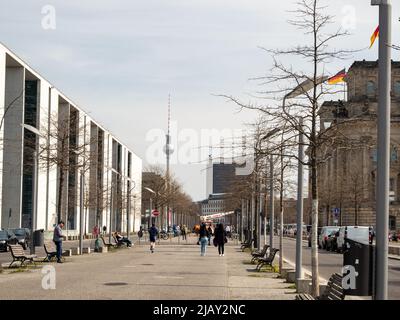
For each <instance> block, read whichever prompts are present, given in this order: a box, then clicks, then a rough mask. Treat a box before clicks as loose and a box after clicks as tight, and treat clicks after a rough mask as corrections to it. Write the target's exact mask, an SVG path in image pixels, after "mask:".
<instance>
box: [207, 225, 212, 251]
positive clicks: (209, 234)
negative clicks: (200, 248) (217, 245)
mask: <svg viewBox="0 0 400 320" xmlns="http://www.w3.org/2000/svg"><path fill="white" fill-rule="evenodd" d="M207 231H208V245H209V246H210V245H211V236H212V235H213V230H212V228H211V224H209V225H208V228H207Z"/></svg>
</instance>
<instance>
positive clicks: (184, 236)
mask: <svg viewBox="0 0 400 320" xmlns="http://www.w3.org/2000/svg"><path fill="white" fill-rule="evenodd" d="M181 232H182V240H186V225H183V226H182V231H181Z"/></svg>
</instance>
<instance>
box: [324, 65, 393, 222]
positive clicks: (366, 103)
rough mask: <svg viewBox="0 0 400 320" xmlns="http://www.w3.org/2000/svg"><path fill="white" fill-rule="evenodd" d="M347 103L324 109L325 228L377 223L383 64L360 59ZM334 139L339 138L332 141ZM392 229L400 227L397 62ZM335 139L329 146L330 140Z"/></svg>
mask: <svg viewBox="0 0 400 320" xmlns="http://www.w3.org/2000/svg"><path fill="white" fill-rule="evenodd" d="M346 83H347V101H327V102H325V103H324V104H323V105H322V107H321V113H320V120H321V123H320V127H321V132H320V136H321V137H322V136H324V137H329V139H327V143H324V144H323V145H322V147H321V148H320V150H319V155H320V157H321V158H324V159H325V160H324V161H322V163H321V165H320V167H319V171H318V187H319V199H320V202H319V206H320V217H319V221H320V223H321V224H322V225H332V224H338V225H370V226H374V225H375V220H376V164H377V162H376V161H377V148H376V141H377V108H378V90H377V89H378V88H377V86H378V61H365V60H364V61H356V62H354V63H353V64H352V66H351V67H350V68H349V70H348V73H347V76H346ZM332 138H333V139H332ZM390 140H391V161H390V220H389V227H390V229H391V230H394V229H399V228H400V159H399V154H398V150H399V146H400V62H397V61H396V62H395V61H393V62H392V84H391V137H390ZM328 141H329V142H328Z"/></svg>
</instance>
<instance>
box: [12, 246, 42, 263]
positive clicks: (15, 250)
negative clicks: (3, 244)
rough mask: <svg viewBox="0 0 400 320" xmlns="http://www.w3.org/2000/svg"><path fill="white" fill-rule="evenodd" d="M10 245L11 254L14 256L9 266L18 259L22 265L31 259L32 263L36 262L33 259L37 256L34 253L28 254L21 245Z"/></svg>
mask: <svg viewBox="0 0 400 320" xmlns="http://www.w3.org/2000/svg"><path fill="white" fill-rule="evenodd" d="M8 247H9V248H10V252H11V256H12V258H13V261H12V262H11V263H10V265H9V268H10V267H11V266H12V265H13V263H14V262H16V261H19V262H21V266H23V265H25V262H26V261H30V262H31V263H33V264H35V261H34V260H33V259H34V258H36V257H37V256H36V255H34V254H26V253H25V251H24V248H22V246H21V245H19V244H9V245H8Z"/></svg>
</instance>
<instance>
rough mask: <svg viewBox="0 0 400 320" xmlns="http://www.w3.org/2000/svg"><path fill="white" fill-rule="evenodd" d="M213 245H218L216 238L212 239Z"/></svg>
mask: <svg viewBox="0 0 400 320" xmlns="http://www.w3.org/2000/svg"><path fill="white" fill-rule="evenodd" d="M213 245H214V247H217V246H218V242H217V239H216V238H214V239H213Z"/></svg>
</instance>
